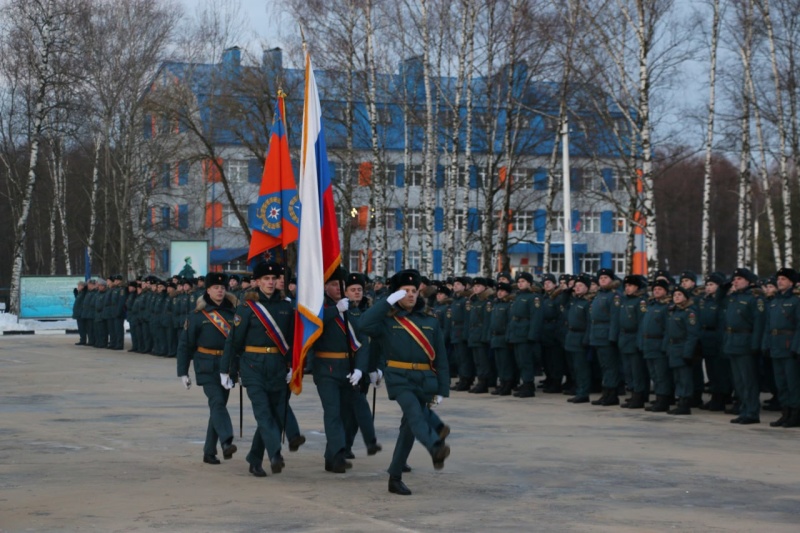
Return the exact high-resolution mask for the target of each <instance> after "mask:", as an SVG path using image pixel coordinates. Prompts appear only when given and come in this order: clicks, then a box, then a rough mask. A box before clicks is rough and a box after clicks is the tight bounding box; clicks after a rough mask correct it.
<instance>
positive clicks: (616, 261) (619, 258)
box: [611, 253, 627, 276]
mask: <svg viewBox="0 0 800 533" xmlns="http://www.w3.org/2000/svg"><path fill="white" fill-rule="evenodd" d="M611 268H613V269H614V272H616V274H617V276H619V275H620V274H621V273H623V272H627V267H626V264H625V254H624V253H621V254H611Z"/></svg>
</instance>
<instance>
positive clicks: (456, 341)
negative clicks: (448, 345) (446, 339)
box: [450, 276, 475, 391]
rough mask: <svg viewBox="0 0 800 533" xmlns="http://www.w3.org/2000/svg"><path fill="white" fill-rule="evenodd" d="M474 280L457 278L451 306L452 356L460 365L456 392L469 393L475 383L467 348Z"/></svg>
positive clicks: (454, 387) (455, 386) (473, 366)
mask: <svg viewBox="0 0 800 533" xmlns="http://www.w3.org/2000/svg"><path fill="white" fill-rule="evenodd" d="M471 283H472V280H471V279H469V278H467V277H463V276H462V277H457V278H456V279H455V281H454V282H453V303H452V304H451V305H450V339H451V342H452V343H453V349H452V354H453V357H454V358H455V359H456V362H457V365H458V382H457V383H456V384H455V385H454V386H453V390H456V391H468V390H469V389H470V387H472V383H473V382H474V381H475V364H474V362H473V360H472V354H471V353H470V350H469V348H468V347H467V341H468V340H469V331H467V320H468V319H469V317H468V312H467V299H468V298H469V297H470V296H472V293H471V291H469V290H468V289H467V287H468V286H469V285H470V284H471Z"/></svg>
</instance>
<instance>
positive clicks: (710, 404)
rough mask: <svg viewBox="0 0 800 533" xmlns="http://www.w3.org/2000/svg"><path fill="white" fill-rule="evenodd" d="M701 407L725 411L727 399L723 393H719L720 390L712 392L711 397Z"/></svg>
mask: <svg viewBox="0 0 800 533" xmlns="http://www.w3.org/2000/svg"><path fill="white" fill-rule="evenodd" d="M700 409H705V410H706V411H724V410H725V399H724V398H723V395H722V394H719V393H718V392H712V393H711V399H710V400H708V401H707V402H706V403H704V404H703V405H701V406H700Z"/></svg>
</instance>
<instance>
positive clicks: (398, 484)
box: [389, 476, 411, 496]
mask: <svg viewBox="0 0 800 533" xmlns="http://www.w3.org/2000/svg"><path fill="white" fill-rule="evenodd" d="M389 492H391V493H392V494H399V495H400V496H410V495H411V491H410V490H409V489H408V487H406V484H405V483H403V480H402V479H401V478H399V477H396V476H390V477H389Z"/></svg>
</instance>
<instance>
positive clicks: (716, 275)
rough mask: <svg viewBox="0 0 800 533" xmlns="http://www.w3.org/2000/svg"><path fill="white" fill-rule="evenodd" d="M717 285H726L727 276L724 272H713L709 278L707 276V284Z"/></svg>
mask: <svg viewBox="0 0 800 533" xmlns="http://www.w3.org/2000/svg"><path fill="white" fill-rule="evenodd" d="M708 282H711V283H716V284H717V285H724V284H725V274H723V273H722V272H712V273H711V274H709V275H708V276H706V283H708Z"/></svg>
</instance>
